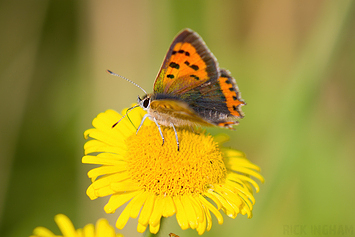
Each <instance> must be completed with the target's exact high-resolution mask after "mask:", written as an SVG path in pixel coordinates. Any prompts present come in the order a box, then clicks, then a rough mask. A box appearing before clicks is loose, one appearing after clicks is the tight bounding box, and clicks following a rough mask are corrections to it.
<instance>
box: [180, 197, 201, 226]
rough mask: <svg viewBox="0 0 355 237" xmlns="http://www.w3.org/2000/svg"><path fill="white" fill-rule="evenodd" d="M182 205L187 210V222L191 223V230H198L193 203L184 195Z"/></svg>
mask: <svg viewBox="0 0 355 237" xmlns="http://www.w3.org/2000/svg"><path fill="white" fill-rule="evenodd" d="M181 203H182V206H183V208H184V210H185V213H186V217H187V220H188V222H189V225H190V227H191V229H196V228H197V226H198V221H197V216H196V213H195V209H194V208H193V206H192V204H191V201H190V199H189V198H188V197H187V195H184V196H182V197H181Z"/></svg>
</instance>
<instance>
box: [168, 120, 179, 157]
mask: <svg viewBox="0 0 355 237" xmlns="http://www.w3.org/2000/svg"><path fill="white" fill-rule="evenodd" d="M170 125H171V126H172V127H173V129H174V132H175V139H176V144H177V148H178V149H177V150H178V151H180V144H179V138H178V134H177V132H176V129H175V127H174V124H173V123H170Z"/></svg>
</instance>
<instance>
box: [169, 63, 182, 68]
mask: <svg viewBox="0 0 355 237" xmlns="http://www.w3.org/2000/svg"><path fill="white" fill-rule="evenodd" d="M169 67H171V68H176V69H179V68H180V65H179V64H177V63H174V62H171V63H170V64H169Z"/></svg>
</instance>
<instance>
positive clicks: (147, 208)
mask: <svg viewBox="0 0 355 237" xmlns="http://www.w3.org/2000/svg"><path fill="white" fill-rule="evenodd" d="M154 202H155V194H152V193H150V194H149V196H148V198H147V200H146V202H145V203H144V206H143V208H142V211H141V214H140V216H139V219H138V222H139V223H141V224H142V225H144V226H147V225H148V222H149V218H150V216H151V214H152V211H153V207H154Z"/></svg>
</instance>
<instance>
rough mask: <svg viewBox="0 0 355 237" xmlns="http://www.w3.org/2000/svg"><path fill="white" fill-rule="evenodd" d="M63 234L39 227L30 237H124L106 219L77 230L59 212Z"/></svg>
mask: <svg viewBox="0 0 355 237" xmlns="http://www.w3.org/2000/svg"><path fill="white" fill-rule="evenodd" d="M54 220H55V222H56V223H57V225H58V227H59V229H60V230H61V232H62V235H55V234H53V232H52V231H50V230H48V229H47V228H45V227H37V228H36V229H34V231H33V235H31V236H30V237H60V236H63V237H123V235H122V234H116V233H115V229H114V228H113V227H112V226H111V225H110V224H109V223H108V221H107V220H106V219H99V220H98V221H97V222H96V226H94V225H93V224H87V225H86V226H85V227H84V228H83V229H77V230H75V228H74V226H73V223H72V222H71V221H70V219H69V218H68V217H67V216H65V215H63V214H58V215H56V216H55V217H54Z"/></svg>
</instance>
